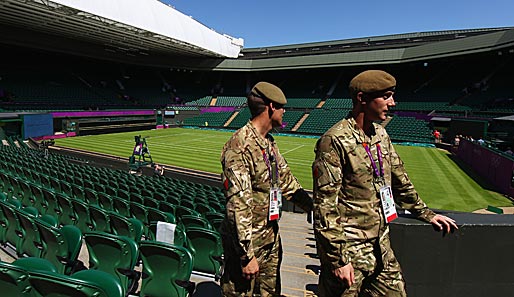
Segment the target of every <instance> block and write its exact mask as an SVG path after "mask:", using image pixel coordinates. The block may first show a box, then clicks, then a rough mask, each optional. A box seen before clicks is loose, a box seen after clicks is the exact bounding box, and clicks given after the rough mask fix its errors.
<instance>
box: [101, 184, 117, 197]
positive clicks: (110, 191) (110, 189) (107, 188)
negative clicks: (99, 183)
mask: <svg viewBox="0 0 514 297" xmlns="http://www.w3.org/2000/svg"><path fill="white" fill-rule="evenodd" d="M104 189H105V190H104V193H105V194H107V195H110V196H117V195H118V190H117V188H113V187H112V186H109V185H107V186H104Z"/></svg>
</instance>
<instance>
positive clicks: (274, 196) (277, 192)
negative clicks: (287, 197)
mask: <svg viewBox="0 0 514 297" xmlns="http://www.w3.org/2000/svg"><path fill="white" fill-rule="evenodd" d="M281 204H282V190H281V189H280V188H275V187H273V188H271V191H270V193H269V212H268V219H269V220H270V221H275V220H278V219H279V218H280V206H281Z"/></svg>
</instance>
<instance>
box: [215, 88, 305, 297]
mask: <svg viewBox="0 0 514 297" xmlns="http://www.w3.org/2000/svg"><path fill="white" fill-rule="evenodd" d="M286 103H287V101H286V98H285V96H284V94H283V93H282V91H281V90H280V89H279V88H278V87H276V86H274V85H272V84H270V83H266V82H259V83H257V84H256V85H255V86H254V87H253V88H252V91H251V93H250V94H249V95H248V107H249V108H250V112H251V114H252V118H251V120H250V121H249V122H248V123H247V124H246V125H245V126H244V127H242V128H241V129H239V130H237V131H236V132H235V133H234V135H233V136H232V137H231V138H230V140H229V141H228V142H227V143H226V144H225V146H224V147H223V151H222V153H221V164H222V168H223V173H222V181H223V186H224V190H225V191H224V192H225V197H226V199H227V206H226V209H227V216H226V219H225V220H224V221H223V223H222V227H221V233H222V238H223V248H224V255H225V270H224V273H223V276H222V279H221V286H222V289H223V294H224V296H252V295H253V294H254V293H256V294H259V293H260V295H261V296H280V291H281V287H280V263H281V259H282V247H281V242H280V235H279V232H278V218H279V216H280V207H279V205H280V204H281V202H280V201H281V196H283V197H284V198H286V199H288V200H291V201H292V202H294V203H296V204H297V205H299V206H300V207H302V208H303V209H304V210H306V211H311V210H312V199H311V198H310V196H309V195H308V194H307V193H306V192H305V191H304V190H303V189H302V187H301V185H300V184H299V183H298V181H297V179H296V178H295V177H294V176H293V175H292V173H291V171H290V169H289V166H288V165H287V162H286V160H285V159H284V158H283V157H282V155H281V154H280V152H279V150H278V147H277V145H276V143H275V141H274V139H273V137H272V136H271V135H270V134H269V132H270V131H271V130H272V128H274V127H279V126H281V125H282V116H283V114H284V105H285V104H286ZM256 288H260V289H259V290H257V289H256ZM254 289H255V290H254Z"/></svg>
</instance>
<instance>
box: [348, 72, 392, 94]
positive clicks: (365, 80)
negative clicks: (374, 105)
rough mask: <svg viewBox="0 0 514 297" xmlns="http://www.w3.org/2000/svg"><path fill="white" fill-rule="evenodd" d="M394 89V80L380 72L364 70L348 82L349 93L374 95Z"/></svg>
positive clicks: (389, 75)
mask: <svg viewBox="0 0 514 297" xmlns="http://www.w3.org/2000/svg"><path fill="white" fill-rule="evenodd" d="M394 87H396V79H395V78H394V76H392V75H391V74H389V73H387V72H385V71H382V70H366V71H364V72H361V73H359V74H357V75H356V76H355V77H354V78H353V79H352V80H351V81H350V86H349V88H350V93H351V94H356V93H358V92H364V93H374V92H379V91H385V90H389V89H393V90H394Z"/></svg>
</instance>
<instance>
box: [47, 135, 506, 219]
mask: <svg viewBox="0 0 514 297" xmlns="http://www.w3.org/2000/svg"><path fill="white" fill-rule="evenodd" d="M231 134H232V132H226V131H215V130H201V129H187V128H173V129H160V130H150V131H140V132H126V133H116V134H102V135H92V136H79V137H71V138H64V139H56V145H59V146H64V147H70V148H77V149H82V150H88V151H92V152H99V153H104V154H110V155H114V156H119V157H126V158H127V162H128V157H129V156H130V155H131V154H132V149H133V148H134V136H136V135H141V136H142V137H146V142H147V144H148V148H149V150H150V153H151V155H152V159H153V161H154V162H155V163H159V164H169V165H175V166H180V167H185V168H193V169H197V170H203V171H208V172H213V173H220V172H221V165H220V154H221V149H222V147H223V145H224V143H225V142H226V141H227V140H228V139H229V138H230V136H231ZM275 139H276V141H277V143H278V146H279V148H280V151H281V153H282V155H284V157H285V158H286V160H287V161H288V163H289V166H290V167H291V170H292V172H293V174H294V175H295V176H296V177H297V178H298V180H299V181H300V183H301V184H302V185H303V186H304V187H305V188H307V189H312V177H311V164H312V161H313V159H314V145H315V143H316V140H317V138H301V137H294V136H275ZM395 148H396V150H397V151H398V153H399V155H400V156H401V158H402V160H403V161H404V163H405V167H406V168H407V172H408V174H409V177H410V178H411V180H412V182H413V183H414V185H415V187H416V189H417V191H418V193H419V195H420V196H421V198H422V199H423V200H424V201H425V202H426V203H427V204H428V206H429V207H430V208H436V209H446V210H458V211H473V210H476V209H481V208H486V207H487V206H488V205H492V206H497V207H501V206H512V202H511V201H510V200H509V199H507V198H505V197H504V196H503V195H501V194H499V193H497V192H495V191H494V189H490V186H488V185H487V184H485V183H484V182H483V181H481V180H480V179H479V178H478V177H476V176H474V175H473V173H472V172H471V171H470V170H469V169H468V168H467V166H466V165H465V164H462V163H460V162H459V160H458V159H456V158H455V157H453V156H452V155H451V154H449V153H448V152H446V151H444V150H440V149H436V148H424V147H413V146H402V145H396V146H395ZM127 168H128V165H127Z"/></svg>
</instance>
